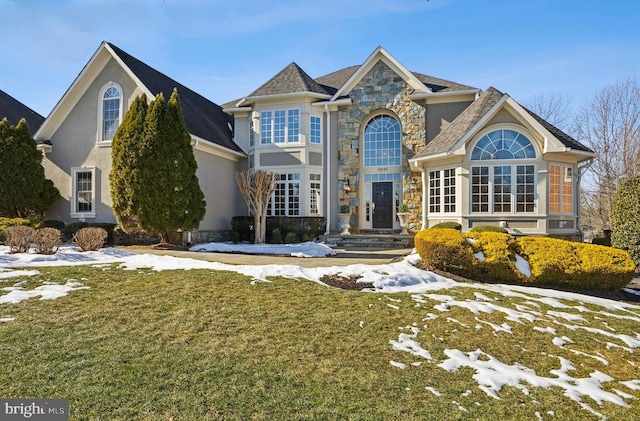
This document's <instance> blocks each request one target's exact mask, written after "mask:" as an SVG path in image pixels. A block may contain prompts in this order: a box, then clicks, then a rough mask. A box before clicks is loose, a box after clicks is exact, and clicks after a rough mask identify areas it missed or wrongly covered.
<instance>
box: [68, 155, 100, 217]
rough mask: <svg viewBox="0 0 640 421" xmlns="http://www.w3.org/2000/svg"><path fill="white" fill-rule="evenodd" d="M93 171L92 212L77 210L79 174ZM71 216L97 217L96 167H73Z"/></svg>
mask: <svg viewBox="0 0 640 421" xmlns="http://www.w3.org/2000/svg"><path fill="white" fill-rule="evenodd" d="M84 172H90V173H91V203H92V206H91V212H77V211H76V209H77V205H78V192H77V186H78V183H77V174H78V173H84ZM70 202H71V213H70V216H71V218H95V217H96V167H73V168H71V200H70Z"/></svg>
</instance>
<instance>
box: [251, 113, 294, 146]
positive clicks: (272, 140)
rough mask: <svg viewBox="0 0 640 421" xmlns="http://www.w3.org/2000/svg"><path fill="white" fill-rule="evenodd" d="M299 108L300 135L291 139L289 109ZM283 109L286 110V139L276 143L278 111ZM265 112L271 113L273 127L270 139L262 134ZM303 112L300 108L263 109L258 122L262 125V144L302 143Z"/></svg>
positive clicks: (271, 125)
mask: <svg viewBox="0 0 640 421" xmlns="http://www.w3.org/2000/svg"><path fill="white" fill-rule="evenodd" d="M292 110H297V111H298V137H297V139H296V140H294V141H289V111H292ZM279 111H282V112H284V141H283V142H277V143H276V112H279ZM263 113H271V120H270V124H269V126H270V127H271V131H270V133H271V136H270V137H269V139H268V141H266V139H264V138H263V136H262V134H263V133H262V114H263ZM301 117H302V112H301V110H300V108H296V107H294V108H277V109H269V110H261V111H260V114H259V118H258V124H259V127H260V145H262V146H264V145H271V146H278V145H287V144H299V143H300V133H301V132H302V130H301V129H302V124H301V120H300V119H301Z"/></svg>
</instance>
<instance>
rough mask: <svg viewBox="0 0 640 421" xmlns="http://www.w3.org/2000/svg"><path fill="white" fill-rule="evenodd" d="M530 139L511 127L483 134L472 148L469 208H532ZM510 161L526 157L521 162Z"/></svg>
mask: <svg viewBox="0 0 640 421" xmlns="http://www.w3.org/2000/svg"><path fill="white" fill-rule="evenodd" d="M535 158H536V151H535V148H534V146H533V144H532V143H531V141H530V140H529V139H528V138H527V137H526V136H525V135H523V134H522V133H519V132H516V131H514V130H495V131H493V132H491V133H488V134H486V135H484V136H483V137H482V138H481V139H480V140H479V141H478V142H477V143H476V145H475V147H474V148H473V150H472V151H471V161H476V162H478V161H485V162H483V163H482V162H478V165H473V166H472V167H471V212H473V213H500V214H505V213H507V214H508V213H533V212H535V204H536V203H535V191H536V179H535V173H536V170H535V164H533V163H526V161H527V160H533V159H535ZM509 161H525V162H523V163H522V164H520V163H516V162H509Z"/></svg>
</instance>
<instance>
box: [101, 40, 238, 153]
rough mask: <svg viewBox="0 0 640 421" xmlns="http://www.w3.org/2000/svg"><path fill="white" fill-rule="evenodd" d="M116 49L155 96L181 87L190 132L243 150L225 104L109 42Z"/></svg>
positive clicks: (185, 118) (169, 92)
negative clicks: (185, 84)
mask: <svg viewBox="0 0 640 421" xmlns="http://www.w3.org/2000/svg"><path fill="white" fill-rule="evenodd" d="M106 45H108V46H109V47H110V48H111V49H112V50H113V52H114V53H115V54H116V55H117V56H118V57H119V58H120V60H122V62H123V63H124V64H125V65H126V66H127V67H128V68H129V69H130V70H131V72H133V74H134V75H135V76H136V77H137V78H138V79H139V80H140V82H141V83H142V84H144V86H146V87H147V89H148V90H149V91H150V92H151V93H152V94H154V95H157V94H159V93H160V92H162V93H164V96H165V98H167V99H168V98H169V96H170V95H171V92H173V88H178V94H179V95H180V105H181V106H182V114H183V116H184V122H185V124H186V125H187V129H188V130H189V133H191V134H192V135H195V136H197V137H199V138H202V139H205V140H209V141H211V142H213V143H216V144H218V145H220V146H223V147H225V148H227V149H231V150H232V151H236V152H242V150H241V149H240V147H238V145H236V144H235V142H233V140H232V133H231V129H230V125H231V124H233V123H232V121H233V119H232V118H231V117H230V116H229V115H228V114H226V113H225V112H223V111H222V107H220V106H219V105H218V104H215V103H214V102H212V101H209V100H208V99H206V98H205V97H203V96H202V95H200V94H198V93H197V92H194V91H192V90H191V89H189V88H187V87H186V86H184V85H182V84H181V83H178V82H176V81H175V80H173V79H172V78H170V77H169V76H166V75H165V74H163V73H161V72H159V71H157V70H156V69H154V68H152V67H151V66H149V65H147V64H145V63H143V62H142V61H140V60H138V59H137V58H135V57H133V56H132V55H130V54H128V53H126V52H125V51H123V50H121V49H120V48H118V47H116V46H115V45H113V44H111V43H109V42H107V43H106Z"/></svg>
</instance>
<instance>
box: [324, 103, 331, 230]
mask: <svg viewBox="0 0 640 421" xmlns="http://www.w3.org/2000/svg"><path fill="white" fill-rule="evenodd" d="M324 112H325V115H326V118H327V122H326V123H325V125H326V129H325V130H326V132H327V133H326V135H325V144H326V156H327V166H326V168H325V172H324V173H325V178H326V186H327V193H326V194H325V197H326V198H327V200H326V206H325V208H326V213H325V215H326V216H325V220H326V223H327V224H326V228H325V232H324V233H325V235H329V232H330V231H331V203H330V202H331V147H330V143H331V142H329V139H331V115H330V114H329V104H324Z"/></svg>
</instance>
